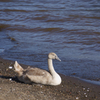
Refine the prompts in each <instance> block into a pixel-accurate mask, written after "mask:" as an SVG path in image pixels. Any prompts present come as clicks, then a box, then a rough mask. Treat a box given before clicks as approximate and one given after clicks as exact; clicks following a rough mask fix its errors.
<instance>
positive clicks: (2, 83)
mask: <svg viewBox="0 0 100 100" xmlns="http://www.w3.org/2000/svg"><path fill="white" fill-rule="evenodd" d="M13 64H14V61H9V60H4V59H1V58H0V100H100V86H99V85H95V84H91V83H87V82H84V81H82V80H79V79H77V78H73V77H69V76H64V75H62V74H60V75H61V77H62V83H61V85H59V86H47V85H42V84H35V83H33V84H24V83H21V82H19V81H18V80H17V77H16V73H15V72H14V68H13ZM21 65H22V64H21ZM10 66H12V67H10ZM22 66H23V67H24V68H27V66H26V65H22Z"/></svg>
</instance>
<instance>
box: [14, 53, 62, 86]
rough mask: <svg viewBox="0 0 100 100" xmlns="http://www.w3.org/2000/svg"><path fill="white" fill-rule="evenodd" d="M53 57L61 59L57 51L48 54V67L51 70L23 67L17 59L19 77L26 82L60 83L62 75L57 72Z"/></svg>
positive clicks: (16, 67) (16, 68) (15, 66)
mask: <svg viewBox="0 0 100 100" xmlns="http://www.w3.org/2000/svg"><path fill="white" fill-rule="evenodd" d="M52 59H56V60H59V61H61V60H60V59H59V58H58V56H57V55H56V54H55V53H53V52H52V53H49V54H48V68H49V71H50V73H49V72H47V71H46V70H43V69H39V68H30V67H28V68H27V69H23V68H22V67H21V66H20V65H19V64H18V63H17V61H15V64H14V68H15V72H17V74H18V79H19V81H21V82H24V83H32V82H35V83H41V84H46V85H59V84H60V83H61V77H60V76H59V75H58V74H57V73H56V71H55V70H54V67H53V63H52Z"/></svg>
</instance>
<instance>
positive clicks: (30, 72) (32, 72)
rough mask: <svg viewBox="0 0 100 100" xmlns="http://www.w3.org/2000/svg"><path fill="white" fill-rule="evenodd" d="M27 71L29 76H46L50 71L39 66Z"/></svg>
mask: <svg viewBox="0 0 100 100" xmlns="http://www.w3.org/2000/svg"><path fill="white" fill-rule="evenodd" d="M25 73H26V75H27V76H44V75H46V74H47V73H49V72H47V71H45V70H43V69H39V68H30V69H28V70H26V71H25Z"/></svg>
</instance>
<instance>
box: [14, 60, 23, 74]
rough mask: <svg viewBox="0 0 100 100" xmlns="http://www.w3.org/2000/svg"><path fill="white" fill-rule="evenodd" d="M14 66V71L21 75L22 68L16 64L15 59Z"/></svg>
mask: <svg viewBox="0 0 100 100" xmlns="http://www.w3.org/2000/svg"><path fill="white" fill-rule="evenodd" d="M14 68H15V72H17V73H18V74H19V75H21V74H22V72H23V70H24V69H23V68H22V67H21V66H20V65H19V64H18V62H17V61H15V64H14Z"/></svg>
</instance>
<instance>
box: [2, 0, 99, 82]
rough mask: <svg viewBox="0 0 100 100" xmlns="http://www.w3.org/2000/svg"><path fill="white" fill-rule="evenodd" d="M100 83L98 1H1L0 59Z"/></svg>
mask: <svg viewBox="0 0 100 100" xmlns="http://www.w3.org/2000/svg"><path fill="white" fill-rule="evenodd" d="M49 52H55V53H56V54H57V55H58V56H59V58H60V59H61V60H62V62H59V61H54V66H55V70H56V71H57V72H59V73H62V74H65V75H69V76H74V77H80V78H82V79H89V80H96V81H100V1H99V0H76V1H75V0H55V1H54V0H17V1H16V0H0V57H2V58H4V59H9V60H13V61H15V60H17V61H18V62H19V63H23V64H27V65H32V66H33V65H34V66H36V67H39V68H43V69H48V68H47V54H48V53H49Z"/></svg>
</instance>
